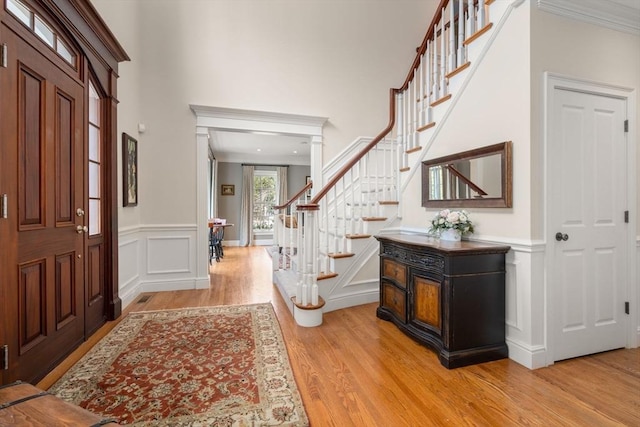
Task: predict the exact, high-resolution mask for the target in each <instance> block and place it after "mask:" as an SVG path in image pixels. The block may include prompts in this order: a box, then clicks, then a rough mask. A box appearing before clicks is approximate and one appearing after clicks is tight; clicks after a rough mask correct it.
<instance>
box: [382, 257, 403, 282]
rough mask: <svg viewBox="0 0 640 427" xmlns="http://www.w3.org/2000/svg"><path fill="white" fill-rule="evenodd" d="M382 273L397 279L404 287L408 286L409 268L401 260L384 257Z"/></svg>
mask: <svg viewBox="0 0 640 427" xmlns="http://www.w3.org/2000/svg"><path fill="white" fill-rule="evenodd" d="M382 275H383V276H385V277H388V278H390V279H393V280H395V281H396V282H397V283H398V285H400V286H402V287H403V288H406V287H407V269H406V267H405V266H404V265H402V264H400V263H399V262H396V261H394V260H392V259H388V258H382Z"/></svg>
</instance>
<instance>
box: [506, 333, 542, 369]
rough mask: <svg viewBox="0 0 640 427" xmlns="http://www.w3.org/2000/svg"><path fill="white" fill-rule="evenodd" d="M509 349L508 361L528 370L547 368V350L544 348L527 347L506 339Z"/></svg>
mask: <svg viewBox="0 0 640 427" xmlns="http://www.w3.org/2000/svg"><path fill="white" fill-rule="evenodd" d="M506 341H507V347H509V359H511V360H513V361H514V362H517V363H519V364H521V365H522V366H524V367H525V368H528V369H539V368H544V367H545V366H548V364H547V349H546V348H545V347H544V346H533V347H530V346H527V345H526V344H524V343H519V342H516V341H514V340H510V339H509V338H507V340H506Z"/></svg>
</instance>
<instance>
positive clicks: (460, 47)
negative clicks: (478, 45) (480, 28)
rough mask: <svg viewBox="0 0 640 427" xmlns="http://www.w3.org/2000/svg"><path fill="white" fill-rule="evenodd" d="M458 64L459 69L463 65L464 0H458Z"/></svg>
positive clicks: (464, 59)
mask: <svg viewBox="0 0 640 427" xmlns="http://www.w3.org/2000/svg"><path fill="white" fill-rule="evenodd" d="M457 43H458V62H457V64H456V65H457V66H458V67H460V66H462V64H464V63H465V61H466V58H465V56H466V55H465V46H464V0H458V41H457Z"/></svg>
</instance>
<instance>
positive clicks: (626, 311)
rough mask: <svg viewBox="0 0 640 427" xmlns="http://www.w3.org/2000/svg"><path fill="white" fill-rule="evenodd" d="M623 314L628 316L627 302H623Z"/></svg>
mask: <svg viewBox="0 0 640 427" xmlns="http://www.w3.org/2000/svg"><path fill="white" fill-rule="evenodd" d="M624 314H629V301H625V302H624Z"/></svg>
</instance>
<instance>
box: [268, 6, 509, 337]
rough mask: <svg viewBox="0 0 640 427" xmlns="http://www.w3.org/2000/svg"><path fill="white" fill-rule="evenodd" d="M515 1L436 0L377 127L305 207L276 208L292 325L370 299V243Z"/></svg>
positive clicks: (396, 216) (297, 200)
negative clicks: (384, 123) (386, 114)
mask: <svg viewBox="0 0 640 427" xmlns="http://www.w3.org/2000/svg"><path fill="white" fill-rule="evenodd" d="M520 3H521V0H499V1H493V0H442V1H441V3H440V7H439V9H438V12H437V13H436V15H435V16H434V18H433V21H432V23H431V25H430V27H429V29H428V31H427V34H426V36H425V38H424V40H423V42H422V44H421V45H420V47H419V48H418V49H417V55H416V58H415V60H414V62H413V64H412V67H411V69H410V71H409V73H408V75H407V78H406V80H405V82H404V84H403V85H402V86H401V87H400V88H399V89H391V90H390V97H389V107H390V108H389V111H390V114H389V124H388V125H387V127H386V128H385V129H384V130H383V131H382V132H381V133H380V134H379V135H378V136H376V137H375V138H372V139H368V138H360V139H358V140H356V141H354V142H353V143H352V144H351V145H350V146H349V147H348V148H347V149H345V150H344V151H343V152H342V153H341V154H340V155H339V156H337V159H335V160H334V161H332V162H329V163H328V164H327V166H326V167H325V168H324V170H323V184H324V185H323V186H322V187H321V188H320V189H318V190H317V191H315V192H314V195H313V197H312V198H311V199H310V200H309V197H308V196H307V194H308V190H310V185H311V184H308V185H307V186H305V187H304V188H303V189H302V190H301V191H300V192H299V193H298V194H297V195H296V196H294V197H293V198H292V199H291V200H289V201H288V202H287V203H285V204H283V205H281V206H277V207H276V209H277V212H278V213H279V217H280V218H281V220H277V221H276V226H275V236H276V238H275V239H274V247H273V248H272V249H271V253H272V258H273V269H274V274H273V280H274V283H275V284H276V285H277V286H278V289H279V290H280V292H281V294H282V296H283V298H284V299H285V301H287V302H289V307H290V310H291V311H292V313H293V316H294V318H295V319H296V322H297V323H298V324H300V325H302V326H318V325H320V324H321V323H322V312H323V311H331V310H336V309H339V308H345V307H349V306H353V305H358V304H363V303H367V302H374V301H377V300H378V297H379V284H378V260H377V256H375V255H376V254H377V252H378V242H377V240H376V239H375V238H374V237H373V236H375V235H376V234H383V233H385V232H386V231H388V230H390V229H391V228H393V227H394V226H397V225H399V223H400V219H401V218H402V205H401V199H402V197H401V195H402V192H403V191H404V189H405V188H406V186H407V185H408V183H409V181H410V180H411V178H412V177H413V175H414V174H415V173H416V172H418V171H419V170H420V167H421V162H422V161H423V160H424V159H425V157H426V155H427V152H428V150H429V148H430V147H431V146H432V144H433V143H434V141H436V139H437V136H438V133H439V131H440V129H442V127H443V126H445V125H446V124H447V118H448V116H449V113H450V111H451V109H452V108H453V106H454V105H455V103H456V101H457V97H458V96H459V95H460V94H461V93H462V92H463V91H464V88H465V87H466V84H467V82H468V81H469V79H471V78H472V76H473V73H474V71H475V69H476V68H477V66H478V64H479V63H481V61H482V59H483V57H484V56H485V54H486V52H487V50H488V49H489V48H490V46H491V43H492V41H493V40H494V39H495V37H496V35H497V34H498V33H499V31H500V29H501V28H502V26H503V25H504V22H505V21H506V20H507V18H508V16H509V14H510V12H511V10H512V9H513V8H515V7H517V6H518V5H519V4H520ZM494 23H495V24H494Z"/></svg>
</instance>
